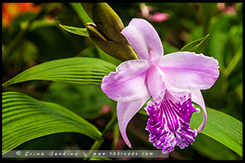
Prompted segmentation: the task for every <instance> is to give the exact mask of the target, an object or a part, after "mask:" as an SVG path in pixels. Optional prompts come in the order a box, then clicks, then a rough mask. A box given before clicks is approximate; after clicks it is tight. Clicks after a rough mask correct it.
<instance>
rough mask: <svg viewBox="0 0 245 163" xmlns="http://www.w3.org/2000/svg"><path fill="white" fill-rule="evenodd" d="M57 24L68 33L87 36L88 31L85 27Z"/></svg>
mask: <svg viewBox="0 0 245 163" xmlns="http://www.w3.org/2000/svg"><path fill="white" fill-rule="evenodd" d="M59 26H60V27H61V28H62V29H64V30H65V31H67V32H70V33H73V34H76V35H79V36H85V37H88V32H87V29H86V28H79V27H72V26H68V25H62V24H59Z"/></svg>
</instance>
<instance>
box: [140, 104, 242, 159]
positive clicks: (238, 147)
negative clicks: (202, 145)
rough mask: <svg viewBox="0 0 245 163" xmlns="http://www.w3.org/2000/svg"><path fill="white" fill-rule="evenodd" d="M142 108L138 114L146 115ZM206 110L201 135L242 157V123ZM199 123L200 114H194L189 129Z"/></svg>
mask: <svg viewBox="0 0 245 163" xmlns="http://www.w3.org/2000/svg"><path fill="white" fill-rule="evenodd" d="M143 108H144V107H142V108H141V109H140V110H139V113H140V114H143V115H148V114H147V112H146V111H145V110H144V109H143ZM206 109H207V114H208V117H207V123H206V125H205V128H204V130H203V131H202V132H201V133H202V134H204V135H207V136H209V137H211V138H213V139H214V140H216V141H218V142H220V143H221V144H223V145H225V146H226V147H228V148H230V149H231V150H233V151H234V152H236V153H237V154H239V155H240V156H242V147H243V140H242V136H243V129H242V123H241V122H240V121H239V120H237V119H235V118H233V117H231V116H229V115H227V114H225V113H223V112H220V111H217V110H214V109H211V108H206ZM201 122H202V114H201V113H194V114H193V116H192V118H191V124H190V127H191V128H192V129H197V128H198V127H199V125H200V124H201Z"/></svg>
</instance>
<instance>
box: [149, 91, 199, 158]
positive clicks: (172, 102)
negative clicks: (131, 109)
mask: <svg viewBox="0 0 245 163" xmlns="http://www.w3.org/2000/svg"><path fill="white" fill-rule="evenodd" d="M145 110H146V111H147V113H148V114H149V116H150V118H149V119H148V122H147V126H146V130H147V131H149V133H150V135H149V141H150V142H153V145H154V146H155V147H156V148H158V149H162V153H163V154H166V153H169V152H172V151H173V150H174V148H175V146H176V145H177V146H179V147H180V148H181V149H183V148H185V147H187V146H188V145H189V144H192V142H194V141H195V140H194V138H193V137H196V135H197V131H196V130H192V129H191V128H190V119H191V116H192V114H193V113H194V112H199V109H196V108H194V107H193V105H192V103H191V98H190V97H188V98H187V99H186V100H185V101H183V102H180V101H177V100H176V99H175V98H174V97H173V96H172V95H171V94H170V93H169V92H168V91H166V92H165V95H164V98H162V100H161V101H158V102H155V101H154V100H152V101H149V102H148V103H147V106H146V108H145Z"/></svg>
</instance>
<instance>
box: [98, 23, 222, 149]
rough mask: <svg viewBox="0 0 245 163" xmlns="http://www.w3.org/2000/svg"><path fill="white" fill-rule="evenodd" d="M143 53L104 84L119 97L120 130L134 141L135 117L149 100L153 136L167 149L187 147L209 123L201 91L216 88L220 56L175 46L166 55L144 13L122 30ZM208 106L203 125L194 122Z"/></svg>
mask: <svg viewBox="0 0 245 163" xmlns="http://www.w3.org/2000/svg"><path fill="white" fill-rule="evenodd" d="M121 33H122V34H123V35H124V36H125V37H126V39H127V40H128V42H129V44H130V45H131V46H132V48H133V49H134V51H135V52H136V53H137V55H138V57H139V59H134V60H128V61H125V62H123V63H121V64H120V65H119V66H118V67H117V68H116V72H111V73H110V74H109V75H108V76H105V77H104V78H103V81H102V84H101V88H102V90H103V92H104V93H105V94H106V95H107V96H108V97H109V98H111V99H112V100H115V101H117V118H118V124H119V129H120V133H121V135H122V137H123V139H124V141H125V143H126V144H127V145H128V146H129V147H131V144H130V142H129V140H128V137H127V134H126V128H127V125H128V123H129V121H130V120H131V119H132V118H133V116H134V115H135V114H136V113H137V112H138V111H139V109H140V108H141V107H142V106H143V105H144V104H145V103H146V102H147V101H148V99H149V98H150V97H152V100H151V101H149V102H148V103H147V105H146V107H145V110H146V111H147V113H148V114H149V117H150V118H149V119H148V122H147V126H146V130H148V131H149V133H150V136H149V141H150V142H153V145H154V146H155V147H157V148H158V149H162V153H169V152H171V151H173V150H174V147H175V146H176V145H177V146H179V147H180V148H185V147H187V146H188V145H189V144H191V143H192V142H193V141H194V138H193V137H195V136H196V135H197V133H200V132H201V131H202V130H203V128H204V126H205V123H206V120H207V114H206V109H205V103H204V99H203V97H202V94H201V91H200V90H204V89H208V88H210V87H211V86H212V85H213V84H214V83H215V81H216V79H217V78H218V76H219V70H218V68H219V66H218V62H217V60H216V59H214V58H212V57H207V56H204V55H203V54H196V53H194V52H175V53H170V54H167V55H163V47H162V43H161V40H160V38H159V36H158V34H157V32H156V30H155V29H154V28H153V26H152V25H151V24H150V23H149V22H147V21H146V20H144V19H139V18H134V19H132V20H131V22H130V23H129V25H128V26H127V27H125V28H124V29H123V30H122V32H121ZM192 102H194V103H196V104H198V105H199V106H200V107H201V108H202V111H203V121H202V123H201V125H200V127H199V128H198V129H197V130H196V129H194V130H193V129H191V128H190V119H191V116H192V113H193V112H199V109H197V108H194V106H193V105H192Z"/></svg>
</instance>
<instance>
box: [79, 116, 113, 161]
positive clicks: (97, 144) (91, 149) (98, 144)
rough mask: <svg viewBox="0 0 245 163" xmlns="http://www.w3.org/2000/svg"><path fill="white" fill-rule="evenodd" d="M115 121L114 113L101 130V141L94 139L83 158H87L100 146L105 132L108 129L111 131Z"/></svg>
mask: <svg viewBox="0 0 245 163" xmlns="http://www.w3.org/2000/svg"><path fill="white" fill-rule="evenodd" d="M116 123H117V115H116V114H114V115H113V117H112V119H111V120H110V121H109V122H108V124H107V125H106V127H105V129H104V131H103V132H102V136H101V137H102V139H103V140H101V141H98V140H97V141H95V142H94V144H93V145H92V147H91V148H90V150H89V152H88V154H87V155H86V157H84V159H83V160H88V159H89V157H90V156H91V154H92V153H93V152H94V151H96V150H98V149H99V148H100V146H101V145H102V143H103V142H104V139H105V138H106V136H107V134H108V133H109V131H111V129H112V128H113V127H114V125H115V124H116Z"/></svg>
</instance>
